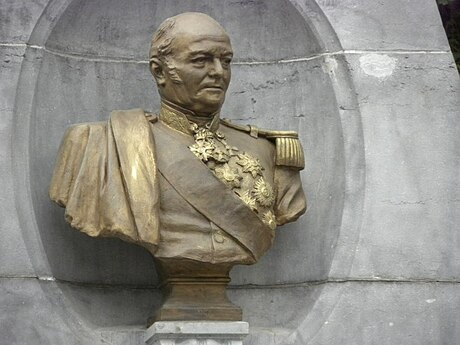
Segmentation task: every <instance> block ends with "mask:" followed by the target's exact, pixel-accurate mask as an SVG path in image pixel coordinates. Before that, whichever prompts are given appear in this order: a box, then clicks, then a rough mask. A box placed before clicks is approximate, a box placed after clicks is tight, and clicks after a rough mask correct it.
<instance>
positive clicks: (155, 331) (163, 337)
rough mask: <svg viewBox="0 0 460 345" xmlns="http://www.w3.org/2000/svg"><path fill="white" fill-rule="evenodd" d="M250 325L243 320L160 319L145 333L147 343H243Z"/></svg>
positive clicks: (171, 344)
mask: <svg viewBox="0 0 460 345" xmlns="http://www.w3.org/2000/svg"><path fill="white" fill-rule="evenodd" d="M248 333H249V325H248V323H247V322H242V321H216V322H214V321H159V322H155V323H154V324H153V325H152V326H150V327H149V328H148V329H147V331H146V334H145V343H146V344H147V345H176V344H177V345H179V344H180V345H198V344H199V345H224V344H225V345H242V344H243V339H244V337H246V336H247V335H248Z"/></svg>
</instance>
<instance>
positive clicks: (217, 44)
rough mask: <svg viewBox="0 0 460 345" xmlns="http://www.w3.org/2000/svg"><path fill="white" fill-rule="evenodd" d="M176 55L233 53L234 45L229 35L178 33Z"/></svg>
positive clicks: (175, 42) (175, 41) (174, 44)
mask: <svg viewBox="0 0 460 345" xmlns="http://www.w3.org/2000/svg"><path fill="white" fill-rule="evenodd" d="M173 50H174V53H175V54H174V55H176V56H187V55H193V54H198V53H210V54H232V53H233V51H232V46H231V43H230V39H229V37H228V36H227V35H225V34H224V35H203V34H202V35H194V34H182V35H177V36H176V37H175V38H174V41H173Z"/></svg>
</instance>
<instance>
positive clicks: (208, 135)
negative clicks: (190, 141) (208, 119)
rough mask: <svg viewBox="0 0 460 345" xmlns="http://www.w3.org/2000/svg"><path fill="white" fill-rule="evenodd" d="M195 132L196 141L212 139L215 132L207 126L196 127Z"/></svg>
mask: <svg viewBox="0 0 460 345" xmlns="http://www.w3.org/2000/svg"><path fill="white" fill-rule="evenodd" d="M194 132H195V134H194V138H195V141H203V140H206V141H212V140H213V139H214V133H212V132H211V131H210V130H209V129H207V128H202V127H201V128H198V129H196V130H195V131H194Z"/></svg>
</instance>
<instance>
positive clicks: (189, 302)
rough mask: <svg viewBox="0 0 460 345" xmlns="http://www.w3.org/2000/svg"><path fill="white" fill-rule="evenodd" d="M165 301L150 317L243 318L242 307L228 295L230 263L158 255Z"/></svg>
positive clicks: (179, 318) (178, 318) (159, 318)
mask: <svg viewBox="0 0 460 345" xmlns="http://www.w3.org/2000/svg"><path fill="white" fill-rule="evenodd" d="M156 267H157V271H158V274H159V277H160V280H161V289H162V292H163V299H164V301H163V305H162V306H161V308H160V309H159V310H157V311H156V313H155V315H154V316H153V317H152V318H151V319H150V320H149V324H152V323H153V322H157V321H185V320H186V321H241V320H242V318H243V313H242V311H241V308H240V307H238V306H236V305H234V304H233V303H232V302H231V301H230V300H229V299H228V297H227V291H226V288H227V285H228V283H229V282H230V277H229V273H230V270H231V268H232V265H231V264H225V265H224V264H220V265H215V264H208V263H204V262H197V261H192V260H185V259H164V258H163V259H158V258H157V259H156Z"/></svg>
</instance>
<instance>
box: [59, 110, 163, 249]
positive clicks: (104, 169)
mask: <svg viewBox="0 0 460 345" xmlns="http://www.w3.org/2000/svg"><path fill="white" fill-rule="evenodd" d="M154 153H155V143H154V140H153V134H152V133H151V130H150V125H149V122H148V121H147V119H146V118H145V114H144V111H143V110H142V109H132V110H127V111H114V112H112V114H111V117H110V120H109V122H108V123H106V122H97V123H88V124H78V125H74V126H72V127H70V128H69V129H68V130H67V132H66V134H65V136H64V138H63V141H62V143H61V146H60V149H59V153H58V158H57V161H56V167H55V170H54V173H53V178H52V180H51V185H50V198H51V199H52V200H53V201H54V202H56V203H57V204H59V205H60V206H62V207H65V208H66V212H65V217H66V220H67V221H68V222H69V223H70V225H71V226H72V227H74V228H76V229H78V230H80V231H82V232H84V233H86V234H88V235H89V236H93V237H96V236H105V237H118V238H121V239H123V240H125V241H129V242H136V243H137V244H140V245H143V246H145V247H147V248H152V247H153V246H155V245H157V244H158V243H159V240H160V235H159V186H158V175H157V174H158V173H157V165H156V161H155V154H154ZM126 191H129V192H126Z"/></svg>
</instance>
